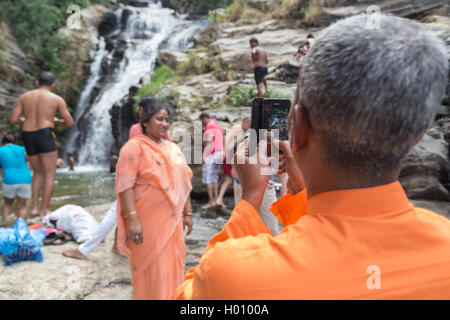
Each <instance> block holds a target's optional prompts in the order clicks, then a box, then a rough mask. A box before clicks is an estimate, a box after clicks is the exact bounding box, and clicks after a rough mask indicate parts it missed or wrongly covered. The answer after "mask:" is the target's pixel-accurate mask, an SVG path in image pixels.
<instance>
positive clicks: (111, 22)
mask: <svg viewBox="0 0 450 320" xmlns="http://www.w3.org/2000/svg"><path fill="white" fill-rule="evenodd" d="M118 23H119V22H118V20H117V17H116V15H115V14H114V13H112V12H107V13H105V14H104V15H103V17H102V21H101V22H100V25H99V26H98V33H99V35H100V36H102V37H104V36H107V35H108V34H110V33H111V32H113V31H114V30H115V29H116V28H117V26H118Z"/></svg>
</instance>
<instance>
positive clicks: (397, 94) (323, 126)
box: [299, 14, 448, 177]
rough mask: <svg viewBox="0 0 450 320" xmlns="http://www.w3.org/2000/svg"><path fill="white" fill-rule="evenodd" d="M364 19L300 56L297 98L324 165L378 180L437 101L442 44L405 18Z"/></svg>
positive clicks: (444, 64)
mask: <svg viewBox="0 0 450 320" xmlns="http://www.w3.org/2000/svg"><path fill="white" fill-rule="evenodd" d="M368 17H369V16H368V15H366V14H362V15H356V16H353V17H350V18H346V19H344V20H341V21H339V22H337V23H335V24H333V25H332V26H330V27H329V28H328V29H327V30H326V31H325V33H324V34H323V36H322V37H320V38H319V39H317V41H316V43H315V45H314V46H313V47H312V48H311V50H310V52H309V54H308V55H307V56H306V58H305V60H304V62H303V66H302V70H301V74H300V77H299V101H300V104H301V105H302V106H303V107H304V108H305V110H306V111H307V112H308V114H309V118H310V120H311V125H312V127H313V129H314V130H315V132H317V135H318V138H319V143H320V145H321V148H323V149H324V151H323V152H324V153H325V154H326V157H327V160H329V162H331V163H332V164H333V165H336V166H338V167H339V168H352V169H356V170H358V171H360V172H365V173H368V174H373V175H377V176H378V177H380V176H382V175H383V174H384V173H386V172H388V171H390V170H392V169H396V168H398V167H399V165H400V161H401V160H402V159H403V158H404V156H405V155H406V154H407V153H408V151H409V150H410V149H411V148H412V147H413V146H414V145H415V144H416V143H417V141H418V140H419V139H420V138H421V136H422V135H423V133H424V132H425V130H426V129H427V127H428V126H429V125H430V123H431V121H432V120H433V117H434V114H435V112H436V109H437V107H438V106H439V104H440V101H441V99H442V98H443V96H444V92H445V86H446V83H447V70H448V61H447V53H446V49H445V45H444V43H443V41H441V40H440V39H439V38H438V37H437V36H435V35H434V34H432V33H431V32H430V31H428V30H427V29H425V27H423V26H421V25H419V24H418V23H415V22H412V21H410V20H406V19H402V18H398V17H393V16H387V15H380V28H379V29H369V28H366V25H367V19H368Z"/></svg>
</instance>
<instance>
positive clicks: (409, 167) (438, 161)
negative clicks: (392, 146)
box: [400, 133, 450, 201]
mask: <svg viewBox="0 0 450 320" xmlns="http://www.w3.org/2000/svg"><path fill="white" fill-rule="evenodd" d="M432 134H433V133H432ZM433 135H434V136H431V135H430V134H429V133H427V134H425V135H424V137H423V139H422V140H421V141H420V143H419V144H418V145H416V146H415V147H414V148H413V149H412V150H411V151H410V152H409V154H408V155H407V157H406V158H405V159H404V161H403V163H402V170H401V174H400V182H401V184H402V186H403V188H404V189H405V191H406V194H407V195H408V197H409V198H411V199H425V200H440V201H450V192H449V190H447V189H446V187H445V186H444V184H447V183H448V180H449V172H450V167H449V161H448V144H447V143H446V141H445V140H444V138H443V135H442V134H436V133H434V134H433Z"/></svg>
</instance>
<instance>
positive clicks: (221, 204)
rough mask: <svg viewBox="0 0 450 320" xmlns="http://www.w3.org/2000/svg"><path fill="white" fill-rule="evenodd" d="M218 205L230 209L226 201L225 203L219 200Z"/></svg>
mask: <svg viewBox="0 0 450 320" xmlns="http://www.w3.org/2000/svg"><path fill="white" fill-rule="evenodd" d="M216 205H218V206H220V207H222V208H223V209H228V207H227V206H226V205H225V203H223V202H222V201H217V202H216Z"/></svg>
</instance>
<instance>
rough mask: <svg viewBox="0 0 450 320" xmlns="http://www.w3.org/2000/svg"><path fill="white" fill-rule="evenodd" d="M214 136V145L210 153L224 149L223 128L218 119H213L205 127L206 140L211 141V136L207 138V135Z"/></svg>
mask: <svg viewBox="0 0 450 320" xmlns="http://www.w3.org/2000/svg"><path fill="white" fill-rule="evenodd" d="M207 135H208V136H212V146H211V151H210V152H209V154H214V153H215V152H216V151H222V150H223V129H222V127H221V126H220V124H219V123H218V122H217V121H214V120H211V121H210V122H209V123H208V124H207V125H206V127H205V133H204V140H205V141H211V138H209V139H206V136H207Z"/></svg>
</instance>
